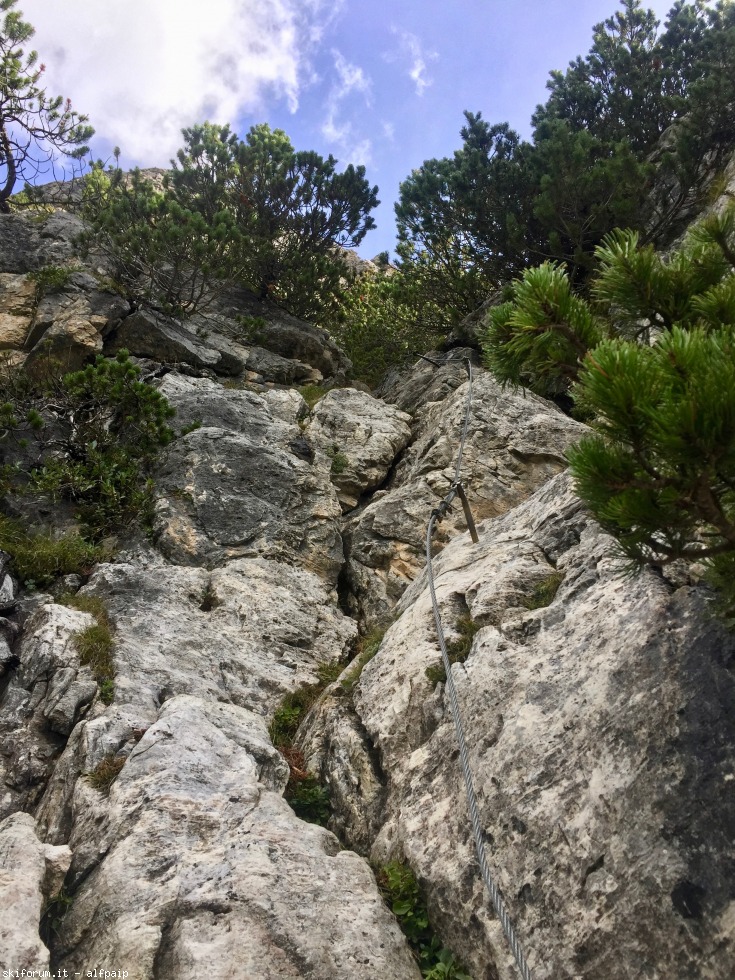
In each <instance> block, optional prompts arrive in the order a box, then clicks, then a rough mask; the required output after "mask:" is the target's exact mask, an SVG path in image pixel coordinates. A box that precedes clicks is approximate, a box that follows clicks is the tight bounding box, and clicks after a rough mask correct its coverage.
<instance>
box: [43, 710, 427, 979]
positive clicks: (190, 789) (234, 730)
mask: <svg viewBox="0 0 735 980" xmlns="http://www.w3.org/2000/svg"><path fill="white" fill-rule="evenodd" d="M286 777H287V767H286V764H285V762H284V761H283V759H282V757H281V756H280V754H279V753H277V752H276V751H275V750H274V749H273V747H272V746H271V744H270V741H269V739H268V736H267V732H266V728H265V724H264V722H263V720H262V718H260V717H259V716H258V715H255V714H253V713H252V712H249V711H247V710H246V709H243V708H238V707H236V706H233V705H228V704H217V703H216V702H212V701H203V700H201V699H199V698H195V697H186V696H178V697H174V698H172V699H171V700H170V701H168V702H167V703H166V704H165V705H164V706H163V708H162V710H161V711H160V714H159V717H158V719H157V720H156V722H155V723H154V724H153V725H151V727H150V728H149V729H148V730H147V732H146V733H145V735H144V736H143V737H142V738H141V740H140V741H139V742H138V743H137V745H136V746H135V748H134V749H133V750H132V752H131V753H130V755H129V756H128V758H127V761H126V762H125V765H124V767H123V769H122V771H121V773H120V776H119V777H118V779H117V781H116V782H115V783H114V785H113V786H112V789H111V792H110V796H109V798H108V799H107V800H106V801H105V806H104V807H101V806H99V804H98V806H97V819H96V822H95V821H93V820H92V819H91V818H89V819H87V820H86V821H84V822H83V823H80V824H78V825H77V826H78V827H79V828H82V827H83V830H84V834H85V839H88V836H89V834H95V835H96V837H97V841H98V853H101V854H104V855H105V857H104V860H102V862H101V863H99V864H97V865H96V866H94V865H92V866H91V867H86V866H84V867H82V866H75V867H73V869H72V873H73V875H74V876H76V877H78V878H83V880H81V881H80V886H79V888H78V890H77V892H76V895H75V899H74V903H73V905H72V908H71V910H70V912H69V913H68V914H67V916H66V917H65V920H64V924H63V932H62V935H61V937H60V942H59V948H58V950H57V955H58V957H59V960H58V962H59V966H60V967H63V968H66V969H67V970H69V971H71V972H75V971H78V970H83V969H85V968H88V967H89V964H90V963H91V962H92V961H95V962H107V963H120V964H125V968H126V969H128V970H129V971H130V975H131V976H134V977H139V978H141V980H142V978H148V977H154V976H171V977H173V976H177V977H183V978H192V980H193V978H195V977H201V976H202V975H203V974H205V973H206V974H207V975H222V976H235V975H236V976H243V977H248V976H252V977H256V976H257V977H263V978H264V980H271V978H273V980H275V978H283V977H290V978H293V980H300V978H302V977H304V976H314V977H325V978H326V977H334V978H337V977H357V978H364V980H374V978H375V977H392V978H396V980H403V978H406V980H408V978H411V980H418V978H419V976H420V973H419V971H418V969H417V967H416V965H415V962H414V960H413V958H412V956H411V954H410V952H409V951H408V948H407V946H406V944H405V941H404V939H403V937H402V935H401V934H400V932H399V930H398V927H397V925H396V924H395V920H393V918H392V916H391V915H390V913H389V912H388V910H387V908H386V907H385V905H384V903H383V902H382V900H381V898H380V896H379V894H378V891H377V887H376V885H375V881H374V879H373V877H372V875H371V873H370V871H369V870H368V868H367V866H366V865H365V864H364V862H362V861H361V860H360V859H359V858H358V857H357V856H356V855H355V854H351V853H350V852H346V851H341V850H340V847H339V844H338V842H337V840H336V838H335V837H333V836H332V834H331V833H329V832H328V831H326V830H323V829H321V828H318V827H316V826H313V825H307V824H303V823H302V822H301V821H299V820H298V819H297V818H296V817H295V816H294V814H293V812H292V811H291V809H290V808H289V807H288V806H287V804H286V803H285V802H284V801H283V799H282V797H281V795H280V792H281V791H282V789H283V786H284V784H285V781H286ZM83 792H86V793H93V792H94V791H93V790H88V789H86V788H85V789H84V790H83ZM93 807H94V803H93V801H92V800H88V801H87V812H88V813H90V814H91V813H92V812H94V811H93ZM74 843H75V836H74V835H72V847H73V848H74ZM75 860H76V857H75ZM132 882H134V887H131V883H132ZM357 923H359V925H356V924H357Z"/></svg>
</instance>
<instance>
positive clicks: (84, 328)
mask: <svg viewBox="0 0 735 980" xmlns="http://www.w3.org/2000/svg"><path fill="white" fill-rule="evenodd" d="M128 312H129V310H128V304H127V302H126V301H125V300H124V299H122V298H121V297H120V296H117V295H116V294H115V293H108V292H102V291H100V290H99V289H97V288H96V284H95V281H94V279H92V277H91V276H88V275H86V274H83V273H75V274H74V275H73V276H72V279H71V284H70V287H69V288H67V289H65V290H64V291H63V292H61V293H52V294H50V295H48V296H44V297H43V298H42V299H41V301H40V302H39V304H38V308H37V310H36V312H35V316H34V319H33V325H32V327H31V329H30V331H29V334H28V338H27V340H26V347H27V348H31V350H30V353H29V355H28V359H27V360H26V368H27V369H30V370H34V369H36V368H35V366H36V364H38V365H39V367H40V366H42V365H43V364H44V363H45V362H46V360H47V359H48V358H49V357H51V358H53V359H55V360H57V361H60V362H61V364H62V365H63V369H64V370H69V371H74V370H78V369H79V368H81V367H83V366H84V365H85V364H86V363H88V362H89V361H90V360H92V359H93V358H94V357H95V355H97V354H101V353H102V348H103V343H104V338H105V337H106V336H107V335H108V334H109V333H110V331H112V330H114V329H115V327H116V326H117V324H119V323H120V322H121V321H122V319H123V318H124V317H125V316H127V314H128Z"/></svg>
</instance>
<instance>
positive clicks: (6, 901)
mask: <svg viewBox="0 0 735 980" xmlns="http://www.w3.org/2000/svg"><path fill="white" fill-rule="evenodd" d="M70 861H71V851H70V850H69V848H68V847H66V846H62V847H54V846H52V845H49V844H42V843H41V841H40V840H39V839H38V837H37V835H36V830H35V821H34V819H33V817H32V816H31V815H30V814H28V813H13V814H11V815H10V816H8V817H5V819H4V820H0V908H2V909H3V914H2V916H0V964H2V967H3V969H4V970H6V971H13V976H14V975H15V973H16V972H17V973H18V974H20V973H21V971H23V970H25V971H27V973H26V975H28V976H31V975H32V974H31V973H30V972H28V971H33V970H48V968H49V951H48V949H47V948H46V946H45V945H44V943H43V942H42V941H41V937H40V936H39V934H38V927H39V923H40V920H41V912H42V909H43V906H44V904H45V900H47V899H48V898H50V897H51V896H52V895H55V894H56V893H57V892H58V890H59V888H60V887H61V884H62V882H63V879H64V875H65V874H66V871H67V870H68V868H69V863H70ZM8 975H10V974H9V973H8Z"/></svg>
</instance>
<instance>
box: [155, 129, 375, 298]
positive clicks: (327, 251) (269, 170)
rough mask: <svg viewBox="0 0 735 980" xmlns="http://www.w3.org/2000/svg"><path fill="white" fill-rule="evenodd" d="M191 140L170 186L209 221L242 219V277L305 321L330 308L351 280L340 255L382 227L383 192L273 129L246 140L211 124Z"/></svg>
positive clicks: (355, 170)
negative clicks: (378, 215) (378, 217)
mask: <svg viewBox="0 0 735 980" xmlns="http://www.w3.org/2000/svg"><path fill="white" fill-rule="evenodd" d="M184 141H185V145H184V147H183V148H182V150H180V151H179V153H178V156H177V160H176V161H174V162H173V168H174V169H173V171H172V173H171V175H170V178H169V185H168V186H169V188H170V190H171V191H172V193H173V194H174V195H175V197H176V199H177V200H178V201H179V202H180V203H181V204H182V206H185V207H187V208H191V209H192V210H194V211H197V212H200V213H202V214H203V215H204V216H205V218H206V219H207V221H209V222H212V221H214V220H215V218H216V216H217V215H219V214H221V213H222V212H225V213H227V214H228V215H229V216H230V218H231V219H232V220H233V221H234V223H235V226H236V229H237V248H235V247H234V245H233V249H232V257H233V260H234V261H235V264H236V266H237V268H238V278H239V279H240V280H241V281H242V282H243V283H244V284H245V285H247V286H248V287H249V288H250V289H252V290H253V291H255V292H256V293H257V294H258V295H259V296H260V297H261V298H263V299H264V298H266V297H270V298H272V299H274V300H275V301H276V302H278V303H280V304H281V305H283V306H285V307H286V308H287V309H289V310H290V311H291V312H293V313H296V314H299V315H303V316H309V315H313V314H316V313H318V312H320V311H321V310H322V309H323V308H324V306H325V305H329V304H330V302H331V301H332V299H333V297H334V293H335V292H336V290H337V289H338V286H339V282H340V279H341V278H342V277H343V276H344V275H345V267H344V265H343V264H342V263H341V262H340V261H339V253H338V250H339V249H341V248H354V247H356V246H357V245H359V243H360V242H361V241H362V239H363V238H364V236H365V235H366V233H367V232H368V231H369V230H370V229H371V228H373V227H374V226H375V222H374V220H373V218H372V217H371V216H370V212H371V211H372V210H373V209H374V208H375V207H377V204H378V199H377V194H378V188H377V187H371V186H370V185H369V184H368V181H367V179H366V177H365V168H364V167H354V166H353V165H352V164H350V165H349V166H348V167H346V168H345V170H344V171H342V172H341V173H340V172H338V171H337V169H336V166H337V161H336V160H335V159H334V157H332V156H329V157H328V158H327V159H326V160H325V159H324V158H323V157H321V156H319V154H317V153H314V152H313V151H296V150H294V148H293V146H292V144H291V141H290V140H289V138H288V136H287V135H286V133H284V132H283V130H280V129H276V130H271V129H270V127H269V126H268V125H267V124H265V123H262V124H260V125H258V126H253V127H251V129H250V130H249V131H248V133H247V134H246V137H245V139H244V140H239V139H238V138H237V137H236V136H235V135H234V134H232V133H231V132H230V130H229V127H227V126H224V127H219V126H214V125H212V124H211V123H204V124H203V125H200V126H195V127H193V128H192V129H189V130H184ZM236 253H237V257H236Z"/></svg>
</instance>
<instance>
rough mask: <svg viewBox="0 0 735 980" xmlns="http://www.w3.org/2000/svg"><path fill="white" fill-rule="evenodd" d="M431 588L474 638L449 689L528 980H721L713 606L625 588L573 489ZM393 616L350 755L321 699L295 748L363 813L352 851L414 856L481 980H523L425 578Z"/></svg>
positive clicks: (436, 911)
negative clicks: (379, 776)
mask: <svg viewBox="0 0 735 980" xmlns="http://www.w3.org/2000/svg"><path fill="white" fill-rule="evenodd" d="M551 576H554V578H553V579H552V578H551ZM562 576H563V579H562ZM435 579H436V588H437V595H438V601H439V604H440V608H441V611H442V615H443V620H444V624H445V630H446V633H447V637H448V639H449V640H452V639H454V638H455V637H456V636H457V630H458V623H459V621H460V618H461V616H463V615H467V614H469V616H471V618H472V620H473V621H474V622H475V623H476V624H478V625H479V626H481V628H480V630H479V632H478V633H477V634H476V636H475V637H474V640H473V642H472V646H471V652H470V654H469V657H468V659H467V660H466V662H464V663H463V664H457V665H455V666H454V667H453V668H452V670H453V676H454V679H455V683H456V686H457V690H458V696H459V701H460V705H461V711H462V718H463V723H464V728H465V734H466V739H467V743H468V746H469V753H470V761H471V766H472V769H473V774H474V781H475V789H476V792H477V796H478V800H479V807H480V816H481V821H482V824H483V827H484V828H485V840H486V844H487V847H488V856H489V861H490V864H491V867H492V868H493V869H494V874H495V877H496V880H497V882H498V884H499V886H500V888H501V890H502V892H503V894H504V896H505V899H506V901H507V904H508V906H509V910H510V913H511V916H512V918H513V919H514V922H515V926H516V928H517V931H518V933H519V935H520V937H521V939H522V942H523V944H524V946H525V949H526V953H527V957H528V960H529V964H530V966H531V968H532V972H533V975H534V977H538V978H551V977H561V976H585V977H594V978H600V980H602V978H605V980H627V978H629V977H632V976H636V975H639V974H640V975H645V976H647V977H650V978H655V980H665V978H671V977H682V978H683V977H697V978H708V980H726V978H729V977H730V976H731V975H732V972H733V969H734V968H735V931H734V925H735V918H734V911H735V910H734V908H733V903H732V893H731V887H730V883H731V881H732V875H733V870H734V869H733V864H732V852H731V849H730V846H729V843H728V842H729V841H731V840H732V836H733V832H735V794H733V793H732V791H731V789H730V784H731V781H732V746H733V744H735V712H733V707H735V683H734V681H733V676H732V670H731V664H732V658H733V653H734V652H735V642H734V641H733V638H732V637H731V636H730V635H728V634H727V633H725V632H724V630H723V629H722V627H721V626H719V625H718V623H717V621H716V620H715V619H714V618H712V617H711V616H710V615H709V613H708V610H707V597H706V593H705V592H702V591H701V590H700V589H698V588H694V587H680V588H675V587H673V586H671V585H669V584H667V582H665V581H664V580H663V579H662V578H660V577H658V576H656V575H655V574H653V573H651V572H646V573H644V574H643V575H642V576H641V577H639V578H637V579H634V580H631V579H626V578H624V577H621V575H620V568H619V565H618V563H617V561H616V560H615V559H614V558H613V557H611V541H610V539H609V538H608V537H607V536H606V535H604V534H602V533H601V531H600V530H599V528H598V527H597V526H596V525H595V524H594V522H593V521H591V520H590V519H589V518H588V517H587V516H586V514H585V513H584V511H583V510H582V509H581V506H580V504H579V502H578V501H577V500H576V498H575V497H574V495H573V493H572V492H571V488H570V482H569V480H568V478H567V477H566V476H564V475H561V476H558V477H557V478H556V479H554V480H552V481H550V482H549V483H547V484H546V485H545V486H544V487H543V488H542V489H540V490H539V491H537V493H536V494H535V495H533V496H532V497H531V498H530V499H529V500H528V501H527V502H526V503H524V504H522V505H521V506H520V507H518V508H516V509H515V510H514V511H512V512H510V513H508V514H506V515H505V516H503V517H500V518H497V519H495V520H489V521H486V522H485V523H484V524H482V525H481V527H480V542H479V543H478V544H476V545H472V544H471V543H470V542H469V539H468V537H467V536H466V535H458V536H457V537H456V538H454V539H453V540H452V541H451V543H450V544H448V545H447V546H446V548H445V549H444V550H443V551H442V552H441V554H440V555H439V556H438V557H437V558H436V560H435ZM559 579H562V580H561V584H560V585H559V588H558V592H556V595H555V596H553V598H552V595H553V590H554V588H555V587H556V585H557V584H558V581H559ZM540 597H543V598H541V599H540ZM540 601H541V602H545V603H547V605H542V606H541V607H540V608H533V607H534V606H536V605H539V602H540ZM529 607H531V608H529ZM399 609H400V610H401V611H402V616H401V618H400V619H399V620H398V622H397V623H396V624H395V625H394V626H393V627H392V628H391V629H390V630H389V632H388V633H387V634H386V637H385V639H384V641H383V644H382V646H381V649H380V651H379V652H378V654H377V656H376V657H375V658H374V659H373V660H372V661H371V662H370V663H368V664H367V665H366V666H365V668H364V670H363V672H362V674H361V677H360V679H359V682H358V683H357V686H356V688H355V691H354V696H353V702H352V704H353V710H354V714H355V720H354V721H353V722H352V724H351V730H352V732H353V738H352V740H351V742H349V743H348V745H349V750H347V751H342V750H341V747H342V746H343V745H344V744H345V742H344V729H345V720H344V719H345V715H346V714H348V713H349V711H348V710H347V709H343V711H342V712H334V711H332V710H330V704H329V699H326V700H325V702H324V705H323V707H322V710H321V711H317V712H316V713H315V717H314V721H313V722H311V724H310V727H309V730H307V731H306V732H305V734H304V737H303V744H304V746H305V748H306V750H307V756H308V758H309V762H310V764H311V765H312V766H313V767H315V768H316V769H319V768H321V771H322V773H323V775H324V776H325V777H326V779H327V781H328V782H329V783H330V784H334V785H336V786H337V787H338V793H337V798H338V799H339V798H340V797H341V796H344V795H345V794H348V795H351V799H350V801H349V805H347V806H344V807H343V805H342V804H340V809H341V810H343V811H344V814H345V816H344V819H343V823H342V826H343V827H344V829H345V832H346V834H347V839H348V841H349V840H351V839H355V840H356V841H357V842H358V843H360V844H361V845H362V846H364V845H365V841H366V840H372V848H371V854H372V857H373V858H374V859H375V860H377V861H383V860H385V859H386V858H388V857H393V856H401V855H403V856H405V857H406V858H407V859H408V861H409V862H410V864H411V866H412V867H413V868H414V870H415V871H416V873H417V875H418V877H419V880H421V881H422V882H423V883H425V885H426V888H427V892H428V896H429V910H430V912H431V914H432V915H433V918H434V921H435V923H436V924H437V925H438V926H439V928H440V931H441V932H442V935H443V937H444V939H445V942H447V943H448V944H449V945H450V946H451V947H452V949H453V950H454V951H455V952H456V954H457V955H458V956H459V958H460V959H462V960H463V961H464V962H465V963H466V964H467V966H468V968H469V972H470V973H471V975H472V976H473V977H475V978H490V977H495V976H498V977H500V978H502V980H511V978H512V977H515V976H516V974H515V972H514V968H513V966H512V963H511V960H510V958H509V953H508V951H507V947H506V946H505V943H504V940H503V938H502V934H501V931H500V928H499V925H498V922H497V920H496V919H495V917H494V915H492V913H491V912H490V911H489V910H488V900H487V898H486V896H485V894H484V892H483V887H482V885H481V882H480V878H479V871H478V869H477V863H476V858H475V855H474V846H473V842H472V837H471V829H470V822H469V815H468V812H467V806H466V802H465V796H464V789H463V783H462V777H461V769H460V766H459V760H458V757H457V750H456V739H455V733H454V729H453V725H452V722H451V715H450V713H449V708H448V704H447V700H446V697H445V694H444V690H443V685H442V684H439V685H435V684H434V683H432V682H430V680H429V679H428V678H427V676H426V668H427V667H430V666H433V665H436V664H437V663H438V661H439V648H438V644H437V641H436V634H435V629H434V625H433V614H432V608H431V603H430V599H429V594H428V589H427V585H426V576H425V573H424V574H423V575H422V576H421V577H420V578H419V579H418V580H417V581H416V582H414V583H413V585H412V586H411V587H410V588H409V589H408V591H407V592H406V593H405V595H404V596H403V599H402V600H401V603H400V606H399ZM330 725H331V726H332V728H333V733H334V734H333V736H331V735H330V733H329V729H330ZM360 733H362V742H363V747H362V751H360V748H359V741H358V736H359V734H360ZM376 756H377V757H378V759H379V763H380V769H382V771H383V772H387V773H390V779H389V780H388V782H387V785H386V788H385V790H384V791H383V800H384V803H383V806H384V809H383V815H382V824H381V827H380V830H379V832H378V833H377V835H376V834H375V825H374V821H373V822H372V824H371V821H370V820H364V821H363V822H362V825H361V826H359V825H356V822H355V821H356V815H357V814H359V813H360V811H361V810H363V809H365V810H368V811H369V810H370V808H371V806H373V801H374V798H375V789H374V786H372V785H371V783H370V781H369V780H368V781H367V783H366V782H365V781H364V779H363V773H364V772H365V771H370V770H373V771H375V765H374V762H373V761H372V760H374V758H375V757H376ZM350 789H351V794H350V793H349V791H350Z"/></svg>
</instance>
